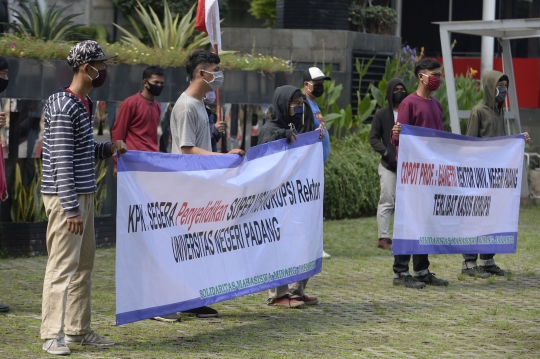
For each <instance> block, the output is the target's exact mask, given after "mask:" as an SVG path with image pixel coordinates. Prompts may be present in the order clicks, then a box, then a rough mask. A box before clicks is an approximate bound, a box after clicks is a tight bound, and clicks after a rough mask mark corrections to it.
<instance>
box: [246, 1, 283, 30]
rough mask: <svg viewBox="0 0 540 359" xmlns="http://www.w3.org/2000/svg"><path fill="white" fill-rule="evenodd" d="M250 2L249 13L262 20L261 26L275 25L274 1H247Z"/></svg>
mask: <svg viewBox="0 0 540 359" xmlns="http://www.w3.org/2000/svg"><path fill="white" fill-rule="evenodd" d="M247 1H250V2H251V5H250V8H249V13H250V14H251V15H253V16H255V18H257V19H259V20H264V24H263V26H267V27H274V26H275V25H276V0H247Z"/></svg>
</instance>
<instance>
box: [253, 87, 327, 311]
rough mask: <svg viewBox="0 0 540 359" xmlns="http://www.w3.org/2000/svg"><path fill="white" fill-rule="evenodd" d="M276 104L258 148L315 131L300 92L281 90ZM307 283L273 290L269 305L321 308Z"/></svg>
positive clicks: (263, 129)
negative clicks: (308, 290)
mask: <svg viewBox="0 0 540 359" xmlns="http://www.w3.org/2000/svg"><path fill="white" fill-rule="evenodd" d="M273 104H274V117H273V118H272V119H271V120H270V121H268V122H266V123H265V124H264V126H263V127H262V128H261V132H260V134H259V142H258V143H257V144H258V145H261V144H263V143H267V142H271V141H276V140H279V139H282V138H286V139H287V141H288V142H289V143H293V142H294V140H295V139H296V135H297V134H299V133H305V132H309V131H313V127H314V122H313V112H312V111H311V108H310V107H309V104H308V103H307V102H306V99H305V97H304V95H303V94H302V92H301V91H300V90H299V89H298V88H296V87H294V86H290V85H286V86H281V87H278V88H277V89H276V90H275V91H274V101H273ZM317 130H319V131H320V132H321V139H323V138H324V136H325V131H324V128H323V127H322V126H319V127H318V128H317ZM321 160H322V158H321ZM307 282H308V279H304V280H302V281H300V282H294V283H290V284H286V285H282V286H279V287H277V288H274V289H270V290H269V291H268V294H269V298H268V305H274V306H281V307H299V306H301V305H304V304H307V305H314V304H317V303H318V302H319V299H317V298H315V297H308V296H307V295H306V293H305V288H306V284H307Z"/></svg>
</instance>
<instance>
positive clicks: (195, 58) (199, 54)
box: [186, 50, 221, 80]
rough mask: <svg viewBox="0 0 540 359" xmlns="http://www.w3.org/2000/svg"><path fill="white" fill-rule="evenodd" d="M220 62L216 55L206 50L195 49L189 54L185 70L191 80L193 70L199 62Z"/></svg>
mask: <svg viewBox="0 0 540 359" xmlns="http://www.w3.org/2000/svg"><path fill="white" fill-rule="evenodd" d="M220 62H221V60H220V59H219V56H218V55H216V54H214V53H212V52H210V51H206V50H197V51H194V52H193V53H192V54H191V55H189V57H188V60H187V63H186V71H187V73H188V75H189V77H190V78H191V79H192V80H193V72H194V71H195V69H196V68H197V66H199V65H201V64H205V65H206V64H219V63H220Z"/></svg>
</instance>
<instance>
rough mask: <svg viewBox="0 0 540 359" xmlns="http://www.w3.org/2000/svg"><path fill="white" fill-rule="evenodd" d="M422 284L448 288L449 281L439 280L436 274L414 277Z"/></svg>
mask: <svg viewBox="0 0 540 359" xmlns="http://www.w3.org/2000/svg"><path fill="white" fill-rule="evenodd" d="M414 278H416V279H417V280H419V281H420V282H424V283H426V284H429V285H436V286H446V285H448V281H447V280H444V279H439V278H437V277H435V273H431V272H428V274H426V275H423V276H421V277H414Z"/></svg>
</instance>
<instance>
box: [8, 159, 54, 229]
mask: <svg viewBox="0 0 540 359" xmlns="http://www.w3.org/2000/svg"><path fill="white" fill-rule="evenodd" d="M41 169H42V167H41V159H34V175H33V177H32V180H31V181H30V183H29V184H28V186H24V185H23V182H22V176H21V168H20V166H19V164H18V163H17V164H16V165H15V181H14V183H13V188H12V191H11V197H12V200H13V204H12V205H11V220H12V221H13V222H15V223H23V222H40V221H46V220H47V216H46V215H45V206H44V205H43V196H42V195H41V180H42V178H43V174H42V170H41Z"/></svg>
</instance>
